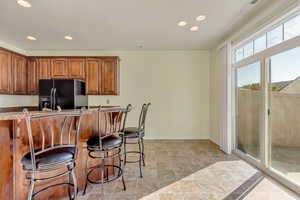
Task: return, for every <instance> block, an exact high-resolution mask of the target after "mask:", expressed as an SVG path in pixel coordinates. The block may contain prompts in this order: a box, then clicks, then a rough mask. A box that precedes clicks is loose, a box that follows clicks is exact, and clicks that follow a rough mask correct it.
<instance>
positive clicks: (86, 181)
mask: <svg viewBox="0 0 300 200" xmlns="http://www.w3.org/2000/svg"><path fill="white" fill-rule="evenodd" d="M87 185H88V173H86V179H85V186H84V190H83V193H82V195H85V193H86V188H87Z"/></svg>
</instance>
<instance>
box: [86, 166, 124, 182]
mask: <svg viewBox="0 0 300 200" xmlns="http://www.w3.org/2000/svg"><path fill="white" fill-rule="evenodd" d="M108 167H113V168H114V169H115V168H116V169H118V170H119V171H118V173H117V175H115V176H113V177H108V178H107V177H103V179H104V180H103V181H102V180H100V181H94V180H92V179H90V177H89V176H90V174H91V173H92V172H93V171H94V170H96V169H101V168H102V166H97V167H93V168H92V169H90V170H89V171H88V173H87V181H88V182H89V183H92V184H102V183H108V182H111V181H114V180H116V179H118V178H120V177H121V176H122V175H123V170H122V169H121V167H119V166H117V165H104V168H103V169H102V170H105V169H106V168H108Z"/></svg>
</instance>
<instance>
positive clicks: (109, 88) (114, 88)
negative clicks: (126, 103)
mask: <svg viewBox="0 0 300 200" xmlns="http://www.w3.org/2000/svg"><path fill="white" fill-rule="evenodd" d="M101 80H102V82H101V83H102V84H101V94H103V95H117V94H118V59H117V58H105V59H103V64H102V71H101Z"/></svg>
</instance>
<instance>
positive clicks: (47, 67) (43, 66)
mask: <svg viewBox="0 0 300 200" xmlns="http://www.w3.org/2000/svg"><path fill="white" fill-rule="evenodd" d="M37 61H38V66H37V67H38V70H37V73H38V76H37V77H38V80H39V79H51V59H49V58H38V59H37Z"/></svg>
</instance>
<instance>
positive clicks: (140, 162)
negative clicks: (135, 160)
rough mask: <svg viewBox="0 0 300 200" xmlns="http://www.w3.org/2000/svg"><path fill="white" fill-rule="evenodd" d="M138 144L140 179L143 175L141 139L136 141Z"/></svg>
mask: <svg viewBox="0 0 300 200" xmlns="http://www.w3.org/2000/svg"><path fill="white" fill-rule="evenodd" d="M138 144H139V152H140V153H139V156H140V158H139V167H140V177H141V178H143V174H142V160H143V158H142V157H143V156H142V147H141V139H140V138H139V139H138Z"/></svg>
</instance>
